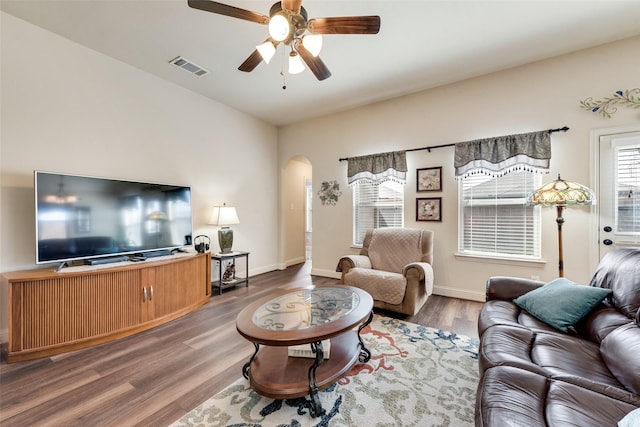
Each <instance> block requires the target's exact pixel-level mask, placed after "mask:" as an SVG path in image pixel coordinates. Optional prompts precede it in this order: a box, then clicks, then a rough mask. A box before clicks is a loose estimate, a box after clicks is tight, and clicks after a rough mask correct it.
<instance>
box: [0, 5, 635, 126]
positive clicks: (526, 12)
mask: <svg viewBox="0 0 640 427" xmlns="http://www.w3.org/2000/svg"><path fill="white" fill-rule="evenodd" d="M274 1H275V0H266V1H247V0H222V1H221V2H223V3H226V4H230V5H233V6H236V7H240V8H243V9H248V10H252V11H256V12H260V13H262V14H265V15H268V13H269V8H270V7H271V5H272V4H273V2H274ZM302 4H303V6H304V7H305V9H306V10H307V12H308V14H309V18H316V17H329V16H357V15H379V16H380V17H381V22H382V23H381V27H380V33H379V34H377V35H326V36H324V47H323V50H322V52H321V54H320V57H321V58H322V60H323V61H324V63H325V64H326V65H327V66H328V67H329V69H330V70H331V72H332V76H331V77H330V78H329V79H327V80H324V81H318V80H316V79H315V77H314V76H313V74H312V73H311V72H310V71H309V70H306V71H305V72H304V73H302V74H298V75H293V76H291V75H287V76H286V86H287V89H286V90H283V89H282V86H283V77H282V76H281V75H280V70H281V68H282V60H281V58H282V54H283V49H282V47H280V48H279V50H278V52H277V54H276V56H275V57H274V58H273V60H272V61H271V63H270V64H269V65H267V64H265V63H261V64H260V65H259V66H258V67H257V68H256V69H255V70H254V71H253V72H251V73H244V72H241V71H238V70H237V68H238V66H239V65H240V64H241V63H242V62H243V61H244V60H245V58H246V57H247V56H249V54H250V53H251V52H252V51H253V50H254V49H255V45H256V44H258V43H259V42H261V41H263V40H264V39H265V38H266V37H267V28H266V26H263V25H260V24H256V23H252V22H248V21H244V20H240V19H235V18H230V17H227V16H222V15H216V14H212V13H208V12H203V11H200V10H196V9H192V8H190V7H188V6H187V0H1V2H0V9H2V10H3V11H5V12H7V13H9V14H11V15H14V16H17V17H19V18H22V19H24V20H26V21H28V22H31V23H33V24H35V25H38V26H40V27H43V28H45V29H47V30H50V31H52V32H54V33H57V34H59V35H61V36H63V37H66V38H68V39H71V40H73V41H75V42H77V43H80V44H82V45H85V46H87V47H89V48H91V49H94V50H96V51H98V52H102V53H104V54H106V55H108V56H111V57H113V58H116V59H118V60H120V61H123V62H125V63H128V64H131V65H133V66H134V67H137V68H139V69H142V70H144V71H146V72H149V73H151V74H154V75H156V76H158V77H161V78H163V79H166V80H169V81H171V82H174V83H175V84H178V85H180V86H183V87H185V88H188V89H190V90H192V91H194V92H197V93H200V94H202V95H204V96H206V97H209V98H211V99H214V100H216V101H219V102H221V103H223V104H226V105H229V106H231V107H233V108H235V109H238V110H240V111H244V112H246V113H249V114H251V115H253V116H255V117H258V118H260V119H263V120H265V121H267V122H270V123H273V124H275V125H285V124H290V123H294V122H297V121H300V120H304V119H308V118H312V117H317V116H322V115H325V114H328V113H333V112H337V111H342V110H346V109H348V108H352V107H356V106H359V105H364V104H368V103H371V102H376V101H381V100H384V99H389V98H393V97H396V96H400V95H404V94H407V93H411V92H416V91H419V90H423V89H428V88H432V87H436V86H440V85H443V84H447V83H451V82H455V81H459V80H463V79H467V78H470V77H474V76H479V75H482V74H486V73H490V72H494V71H498V70H502V69H506V68H510V67H514V66H517V65H521V64H526V63H529V62H533V61H537V60H541V59H544V58H549V57H553V56H557V55H562V54H565V53H568V52H572V51H576V50H580V49H584V48H587V47H591V46H596V45H600V44H603V43H607V42H611V41H615V40H619V39H623V38H627V37H631V36H635V35H638V34H640V0H627V1H615V0H599V1H581V0H564V1H557V0H556V1H550V0H537V1H532V0H503V1H486V0H472V1H459V0H440V1H438V0H412V1H406V0H405V1H402V0H368V1H347V0H341V1H338V0H331V1H327V0H325V1H319V0H303V3H302ZM635 54H640V53H638V52H636V53H635ZM178 55H181V56H183V57H185V58H187V59H189V60H191V61H193V62H194V63H196V64H198V65H199V66H201V67H203V68H205V69H207V70H209V71H210V74H208V75H206V76H204V77H195V76H193V75H192V74H190V73H188V72H186V71H184V70H182V69H179V68H178V67H176V66H174V65H171V64H169V61H170V60H171V59H173V58H175V57H176V56H178ZM596 77H597V76H596Z"/></svg>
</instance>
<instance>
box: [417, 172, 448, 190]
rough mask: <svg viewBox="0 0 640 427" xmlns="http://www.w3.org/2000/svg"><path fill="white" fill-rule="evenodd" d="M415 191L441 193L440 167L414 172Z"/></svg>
mask: <svg viewBox="0 0 640 427" xmlns="http://www.w3.org/2000/svg"><path fill="white" fill-rule="evenodd" d="M416 172H417V173H416V181H417V188H416V190H417V191H419V192H420V191H442V166H438V167H435V168H422V169H417V170H416Z"/></svg>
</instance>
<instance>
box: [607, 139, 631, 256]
mask: <svg viewBox="0 0 640 427" xmlns="http://www.w3.org/2000/svg"><path fill="white" fill-rule="evenodd" d="M598 163H599V171H598V188H597V190H596V192H597V197H598V205H599V208H598V212H599V216H598V252H599V254H598V255H599V258H600V259H601V258H602V257H603V256H604V255H605V254H606V253H607V252H608V251H610V250H612V249H614V248H618V247H625V246H640V132H624V133H616V134H608V135H601V136H600V140H599V162H598Z"/></svg>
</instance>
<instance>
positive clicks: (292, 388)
mask: <svg viewBox="0 0 640 427" xmlns="http://www.w3.org/2000/svg"><path fill="white" fill-rule="evenodd" d="M372 309H373V298H371V295H369V294H368V293H367V292H365V291H363V290H362V289H359V288H355V287H352V286H333V287H331V286H326V287H325V286H318V287H309V288H298V289H287V290H284V291H281V292H278V293H275V294H272V295H269V296H267V297H265V298H263V299H261V300H258V301H256V302H255V303H253V304H251V305H249V306H247V307H245V308H244V309H243V310H242V311H241V312H240V313H239V314H238V318H237V320H236V329H237V330H238V332H239V333H240V335H242V336H243V337H244V338H246V339H247V340H249V341H251V342H252V343H253V345H254V347H255V352H254V353H253V355H252V356H251V358H250V359H249V361H248V362H247V363H246V364H245V365H244V367H243V368H242V373H243V375H244V376H245V378H247V379H248V380H249V383H250V385H251V388H252V389H253V390H255V391H256V392H257V393H258V394H260V395H262V396H266V397H271V398H273V399H290V398H295V397H302V396H306V395H307V394H308V395H310V397H311V415H312V416H314V417H317V416H319V415H320V414H321V413H322V406H321V405H320V399H319V398H318V391H319V390H322V389H323V388H326V387H329V386H330V385H331V384H333V383H335V382H336V381H337V380H338V379H340V378H341V377H343V376H344V375H346V374H347V372H349V370H350V369H351V367H352V366H353V365H354V364H355V363H356V362H357V361H360V362H362V363H364V362H367V361H369V358H370V357H371V352H370V351H369V350H368V349H367V348H366V347H365V345H364V343H363V341H362V338H361V337H360V331H361V330H362V329H363V328H364V327H365V326H367V325H368V324H369V323H371V320H372V318H373V311H372ZM363 322H364V323H363ZM356 327H358V330H357V332H356V331H355V330H354V329H355V328H356ZM326 339H330V342H331V351H330V357H329V358H328V359H325V358H324V350H323V347H322V341H323V340H326ZM299 344H309V346H310V349H311V351H312V352H313V354H314V355H315V357H314V358H311V359H309V358H302V357H289V356H288V347H289V346H293V345H299ZM261 345H262V347H261Z"/></svg>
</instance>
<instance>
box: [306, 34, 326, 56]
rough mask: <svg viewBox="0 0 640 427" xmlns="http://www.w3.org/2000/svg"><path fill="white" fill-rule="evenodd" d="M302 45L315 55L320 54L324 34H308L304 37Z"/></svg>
mask: <svg viewBox="0 0 640 427" xmlns="http://www.w3.org/2000/svg"><path fill="white" fill-rule="evenodd" d="M302 45H303V46H304V47H305V49H307V50H308V51H309V52H310V53H311V55H313V56H314V57H316V56H318V55H319V54H320V50H321V49H322V35H320V34H307V35H305V36H304V37H302Z"/></svg>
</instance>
